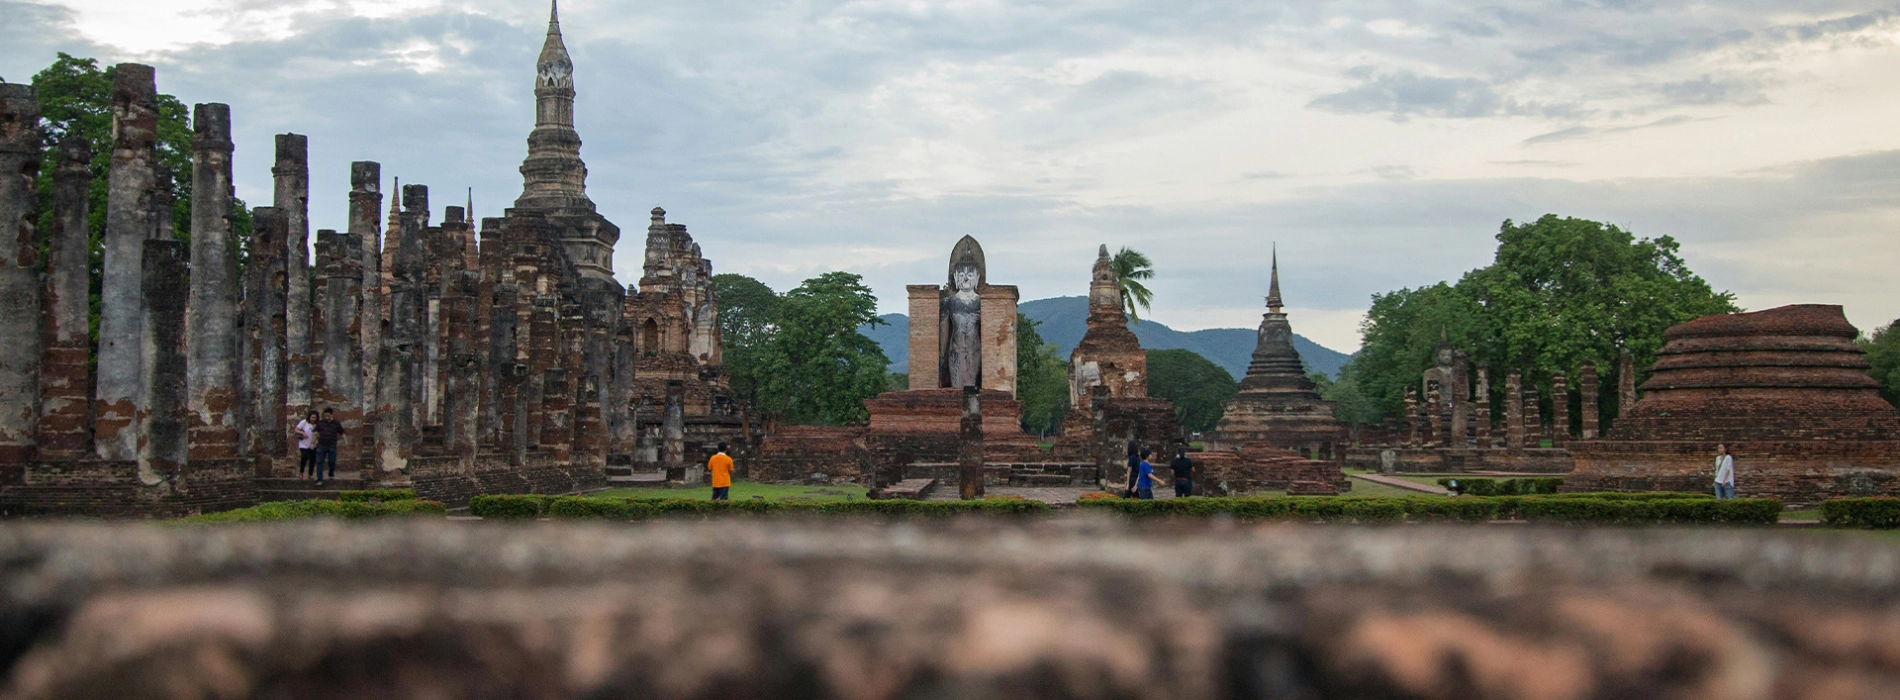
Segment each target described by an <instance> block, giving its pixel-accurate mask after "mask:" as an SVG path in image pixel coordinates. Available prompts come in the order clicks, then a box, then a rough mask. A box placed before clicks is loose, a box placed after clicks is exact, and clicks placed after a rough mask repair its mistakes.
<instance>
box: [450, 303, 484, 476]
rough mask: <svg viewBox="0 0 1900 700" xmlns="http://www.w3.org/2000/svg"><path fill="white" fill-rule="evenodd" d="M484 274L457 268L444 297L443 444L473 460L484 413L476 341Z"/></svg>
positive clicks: (479, 357) (479, 360) (455, 452)
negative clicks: (477, 302) (477, 309)
mask: <svg viewBox="0 0 1900 700" xmlns="http://www.w3.org/2000/svg"><path fill="white" fill-rule="evenodd" d="M480 278H481V274H480V273H477V272H458V273H456V274H455V276H454V280H453V281H452V284H450V286H449V293H448V294H447V295H446V296H444V297H442V316H443V321H444V322H445V324H446V325H447V326H448V343H447V345H448V362H447V367H446V372H445V374H446V376H445V377H444V381H443V385H444V389H445V391H444V392H443V395H442V444H443V449H444V450H445V451H446V452H447V453H448V454H452V455H455V456H458V457H462V458H465V459H470V460H473V459H474V458H475V456H476V451H477V444H478V439H477V437H476V430H477V427H478V417H479V416H480V414H481V403H482V402H481V386H480V382H481V369H482V367H481V366H482V356H481V354H480V353H479V352H478V349H479V348H480V347H481V345H480V344H478V343H477V342H476V333H475V325H476V324H475V320H476V319H475V294H476V291H477V288H478V287H479V286H480Z"/></svg>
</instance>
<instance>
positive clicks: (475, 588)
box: [0, 516, 1900, 700]
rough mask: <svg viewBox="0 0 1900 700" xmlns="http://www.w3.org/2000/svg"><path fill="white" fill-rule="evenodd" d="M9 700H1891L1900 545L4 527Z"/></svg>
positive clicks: (318, 525)
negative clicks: (1228, 699) (413, 699)
mask: <svg viewBox="0 0 1900 700" xmlns="http://www.w3.org/2000/svg"><path fill="white" fill-rule="evenodd" d="M0 596H3V597H0V602H3V603H4V609H3V610H4V612H3V613H0V663H3V664H4V671H0V673H4V678H3V679H0V687H3V689H0V698H66V697H115V698H253V697H254V698H407V697H428V698H594V697H602V698H605V697H651V698H701V697H708V698H709V697H729V698H778V697H825V698H891V697H918V698H978V697H1003V698H1031V697H1051V698H1056V697H1061V698H1085V697H1086V698H1093V697H1126V698H1134V697H1141V698H1203V697H1215V698H1219V697H1249V698H1446V699H1450V698H1535V699H1538V700H1559V699H1578V700H1581V699H1587V698H1635V697H1645V698H1648V697H1657V698H1662V697H1668V698H1710V699H1716V698H1721V699H1724V700H1729V699H1735V700H1747V699H1751V698H1816V699H1819V698H1875V697H1892V693H1893V690H1894V688H1896V687H1900V546H1896V545H1895V544H1892V543H1890V542H1889V541H1885V540H1881V539H1877V538H1870V537H1857V536H1844V535H1825V534H1796V533H1783V534H1771V533H1763V532H1760V531H1725V530H1675V531H1671V530H1609V529H1571V530H1546V529H1539V528H1428V527H1390V528H1349V527H1337V526H1332V527H1307V526H1297V525H1275V526H1263V527H1260V528H1252V527H1246V526H1241V527H1234V526H1227V527H1224V528H1223V527H1220V526H1213V527H1209V526H1205V525H1201V526H1193V527H1190V526H1185V525H1178V524H1160V525H1156V524H1153V523H1147V524H1143V525H1142V527H1141V529H1140V531H1136V530H1134V529H1132V528H1130V527H1129V526H1127V525H1124V524H1122V523H1120V522H1118V521H1114V520H1109V519H1105V518H1094V517H1084V516H1077V517H1070V518H1058V519H1053V520H1049V521H1038V522H1034V523H1027V524H1024V523H1001V522H997V521H982V520H976V521H953V522H943V523H923V524H919V523H908V524H883V523H866V522H857V523H835V522H809V521H790V522H786V521H778V522H772V521H750V522H745V521H735V520H722V521H715V522H711V523H666V522H662V523H652V524H639V525H603V524H562V523H534V524H499V523H444V522H422V521H418V522H380V523H365V524H353V525H345V524H341V523H335V522H306V523H293V524H276V525H257V526H219V527H181V526H165V525H154V524H126V525H108V524H70V525H68V524H16V525H7V526H4V527H0Z"/></svg>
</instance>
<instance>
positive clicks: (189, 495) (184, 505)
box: [0, 459, 258, 517]
mask: <svg viewBox="0 0 1900 700" xmlns="http://www.w3.org/2000/svg"><path fill="white" fill-rule="evenodd" d="M257 469H258V467H257V465H256V464H255V463H254V461H253V460H250V459H227V460H197V461H193V462H191V464H190V466H189V468H187V469H185V470H183V471H182V472H180V473H178V474H176V475H174V476H173V478H170V479H161V480H157V481H153V480H150V479H146V478H142V477H141V476H140V473H139V464H138V462H136V461H105V460H67V461H59V462H33V463H29V464H25V465H19V466H11V467H0V515H5V516H37V515H64V516H88V517H152V516H157V517H172V516H178V515H191V514H194V513H208V512H212V511H219V510H229V509H231V508H239V507H243V506H248V505H251V504H252V503H255V502H256V501H257V487H256V477H257Z"/></svg>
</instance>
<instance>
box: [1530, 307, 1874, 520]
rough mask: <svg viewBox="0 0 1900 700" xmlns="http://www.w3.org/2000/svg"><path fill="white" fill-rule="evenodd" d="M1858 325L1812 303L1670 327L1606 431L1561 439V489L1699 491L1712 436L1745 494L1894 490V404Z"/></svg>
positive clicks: (1710, 474) (1820, 495)
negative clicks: (1883, 392) (1566, 451)
mask: <svg viewBox="0 0 1900 700" xmlns="http://www.w3.org/2000/svg"><path fill="white" fill-rule="evenodd" d="M1858 335H1859V331H1857V330H1856V329H1855V328H1854V326H1853V325H1852V324H1849V323H1848V322H1847V317H1846V316H1845V315H1844V314H1843V313H1842V312H1841V307H1839V306H1831V305H1821V304H1804V305H1796V306H1783V307H1780V308H1775V309H1768V310H1766V311H1756V312H1751V313H1740V314H1726V315H1719V316H1705V317H1702V318H1699V319H1696V320H1694V321H1690V322H1688V323H1684V324H1682V325H1679V326H1675V327H1672V328H1670V329H1669V330H1668V331H1666V332H1665V333H1664V338H1665V341H1666V342H1665V344H1664V346H1663V348H1662V350H1661V351H1660V352H1659V353H1658V357H1657V360H1656V363H1655V364H1654V365H1652V366H1651V367H1650V371H1651V374H1650V378H1649V380H1648V381H1646V382H1644V383H1643V385H1642V390H1643V396H1642V398H1641V399H1640V400H1638V401H1637V402H1636V403H1635V405H1634V406H1633V407H1631V408H1630V409H1629V410H1627V411H1626V412H1625V414H1624V415H1623V416H1622V417H1621V418H1619V419H1618V420H1617V421H1616V422H1615V423H1614V424H1613V425H1612V426H1611V427H1610V430H1609V434H1608V435H1607V436H1605V438H1606V439H1603V440H1594V441H1583V442H1576V443H1572V445H1571V446H1570V450H1571V452H1572V454H1574V455H1575V456H1576V462H1577V466H1576V470H1575V471H1573V472H1572V473H1571V475H1570V476H1569V477H1566V479H1565V482H1564V488H1566V489H1581V490H1634V491H1646V490H1682V491H1706V490H1708V489H1709V488H1710V484H1711V483H1712V482H1713V480H1714V466H1713V464H1714V453H1715V445H1716V444H1717V443H1722V444H1726V445H1728V447H1729V450H1730V452H1731V453H1732V454H1734V455H1735V465H1736V473H1737V478H1736V487H1737V492H1738V493H1739V494H1740V495H1743V496H1764V497H1770V496H1772V497H1777V498H1781V499H1783V500H1786V501H1790V502H1798V503H1805V502H1814V501H1819V500H1823V499H1827V498H1835V497H1843V496H1869V495H1896V494H1900V411H1896V410H1895V409H1894V407H1893V406H1892V405H1890V404H1888V403H1887V402H1886V401H1885V400H1883V399H1881V398H1880V394H1879V390H1878V387H1877V385H1876V383H1875V382H1874V380H1873V379H1872V378H1871V377H1869V376H1868V374H1867V366H1868V365H1867V360H1866V358H1864V357H1863V356H1862V354H1861V351H1860V349H1859V348H1858V347H1856V346H1855V345H1854V338H1855V337H1856V336H1858Z"/></svg>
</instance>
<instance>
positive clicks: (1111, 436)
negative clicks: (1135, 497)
mask: <svg viewBox="0 0 1900 700" xmlns="http://www.w3.org/2000/svg"><path fill="white" fill-rule="evenodd" d="M1069 406H1070V409H1069V415H1068V416H1067V417H1066V418H1065V419H1064V420H1063V426H1062V436H1063V437H1062V440H1061V441H1060V442H1059V443H1058V447H1057V450H1058V452H1060V453H1062V454H1063V455H1064V456H1065V457H1073V458H1076V459H1083V460H1087V461H1090V462H1094V463H1095V464H1096V466H1097V468H1098V469H1099V470H1100V475H1101V478H1102V479H1103V480H1104V481H1105V482H1107V483H1125V482H1126V480H1127V473H1126V472H1127V461H1126V460H1125V459H1123V456H1124V455H1125V454H1126V450H1125V446H1126V445H1127V444H1128V442H1129V441H1131V440H1132V441H1135V442H1137V443H1140V444H1142V445H1147V446H1149V447H1151V448H1153V449H1154V451H1155V453H1156V454H1162V453H1165V452H1168V451H1169V450H1168V447H1169V445H1171V444H1172V443H1173V442H1174V441H1175V440H1176V439H1178V438H1179V437H1180V435H1181V429H1180V424H1179V423H1178V422H1177V421H1176V419H1175V414H1174V404H1173V403H1171V402H1169V401H1167V400H1165V399H1156V398H1151V397H1149V396H1148V353H1147V351H1145V350H1142V349H1141V340H1140V339H1138V338H1136V337H1135V333H1134V331H1132V330H1129V328H1128V313H1127V311H1126V310H1125V308H1124V307H1123V305H1122V291H1121V279H1120V278H1119V277H1118V276H1116V274H1115V264H1114V261H1113V260H1112V259H1110V258H1109V255H1108V246H1106V245H1104V246H1102V247H1101V248H1100V249H1099V250H1097V251H1096V255H1095V265H1094V267H1093V268H1092V269H1091V270H1090V274H1089V316H1088V331H1087V332H1086V333H1084V334H1083V335H1082V340H1081V342H1078V343H1076V345H1075V350H1074V351H1072V352H1070V353H1069Z"/></svg>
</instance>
